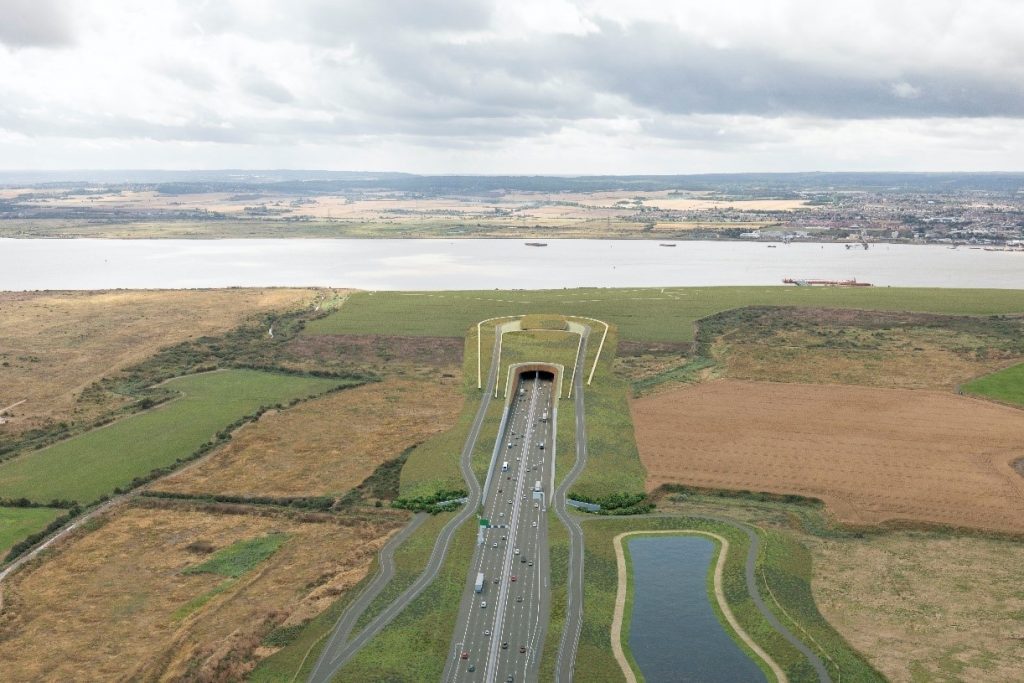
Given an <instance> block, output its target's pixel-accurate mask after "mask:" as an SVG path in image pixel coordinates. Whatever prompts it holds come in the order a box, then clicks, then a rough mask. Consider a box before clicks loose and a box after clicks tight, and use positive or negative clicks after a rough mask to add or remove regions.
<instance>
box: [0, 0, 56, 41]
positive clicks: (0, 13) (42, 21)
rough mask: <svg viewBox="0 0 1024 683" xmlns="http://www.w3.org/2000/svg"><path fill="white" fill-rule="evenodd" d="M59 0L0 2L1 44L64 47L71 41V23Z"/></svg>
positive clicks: (5, 0) (8, 0) (6, 0)
mask: <svg viewBox="0 0 1024 683" xmlns="http://www.w3.org/2000/svg"><path fill="white" fill-rule="evenodd" d="M65 10H66V8H65V6H64V5H63V4H62V3H60V2H58V0H4V1H3V2H0V43H4V44H6V45H9V46H11V47H15V48H23V47H66V46H69V45H71V44H73V43H74V36H73V34H72V30H71V22H70V21H69V19H68V17H67V15H66V14H65V13H64V12H65Z"/></svg>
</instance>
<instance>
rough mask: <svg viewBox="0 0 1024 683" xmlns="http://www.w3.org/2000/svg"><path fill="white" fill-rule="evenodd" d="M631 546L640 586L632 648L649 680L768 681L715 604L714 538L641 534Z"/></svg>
mask: <svg viewBox="0 0 1024 683" xmlns="http://www.w3.org/2000/svg"><path fill="white" fill-rule="evenodd" d="M628 547H629V555H630V558H631V561H632V566H633V573H632V581H633V586H634V589H633V611H632V617H631V622H630V627H629V648H630V650H632V652H633V658H634V659H635V660H636V663H637V666H639V667H640V671H641V673H643V675H644V678H645V679H646V680H647V681H648V683H662V682H663V681H665V682H667V681H700V682H701V683H746V682H748V681H759V682H763V681H766V678H765V675H764V673H762V671H761V669H759V668H758V666H757V665H756V664H754V662H753V661H752V660H751V659H750V658H749V657H747V655H746V654H745V653H744V652H743V650H741V649H740V647H739V646H738V645H737V644H736V643H735V641H733V639H732V638H731V637H729V634H728V633H727V632H726V631H725V629H724V628H723V627H722V625H721V623H720V622H719V621H718V617H717V616H716V615H715V612H714V610H713V609H712V607H711V602H710V600H711V598H710V596H709V595H708V583H707V580H708V572H709V570H710V567H711V560H712V558H713V557H714V550H715V544H714V542H713V541H711V540H710V539H708V538H703V537H700V536H659V537H650V536H648V537H642V536H641V537H639V538H633V539H630V540H629V541H628Z"/></svg>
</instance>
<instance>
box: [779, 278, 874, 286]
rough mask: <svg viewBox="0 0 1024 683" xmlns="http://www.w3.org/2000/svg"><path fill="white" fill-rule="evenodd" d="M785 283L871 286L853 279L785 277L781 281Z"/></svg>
mask: <svg viewBox="0 0 1024 683" xmlns="http://www.w3.org/2000/svg"><path fill="white" fill-rule="evenodd" d="M782 283H783V284H786V285H796V286H797V287H871V286H872V285H871V283H870V282H857V280H856V279H854V280H803V279H797V278H791V277H787V278H786V279H784V280H783V281H782Z"/></svg>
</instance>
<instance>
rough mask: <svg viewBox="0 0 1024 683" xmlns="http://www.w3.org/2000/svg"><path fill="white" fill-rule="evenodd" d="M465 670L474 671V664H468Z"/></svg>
mask: <svg viewBox="0 0 1024 683" xmlns="http://www.w3.org/2000/svg"><path fill="white" fill-rule="evenodd" d="M466 671H468V672H469V673H473V672H474V671H476V664H470V665H469V666H467V667H466Z"/></svg>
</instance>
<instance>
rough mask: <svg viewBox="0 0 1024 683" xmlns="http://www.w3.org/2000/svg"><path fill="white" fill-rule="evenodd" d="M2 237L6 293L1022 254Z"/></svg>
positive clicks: (778, 267)
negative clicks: (13, 291) (35, 290)
mask: <svg viewBox="0 0 1024 683" xmlns="http://www.w3.org/2000/svg"><path fill="white" fill-rule="evenodd" d="M547 244H548V246H546V247H529V246H525V245H524V243H523V242H522V241H520V240H469V239H467V240H351V239H281V240H261V239H251V240H248V239H243V240H107V239H24V240H22V239H0V290H17V291H20V290H34V289H113V288H146V289H176V288H190V287H232V286H238V287H272V286H279V287H295V286H331V287H355V288H360V289H370V290H382V289H393V290H437V289H491V288H499V289H511V288H523V289H546V288H561V287H585V286H587V287H644V286H649V287H657V286H670V285H674V286H687V285H702V286H711V285H779V284H781V282H782V279H783V278H787V277H790V278H798V279H809V278H822V279H836V280H846V279H853V278H856V279H857V280H859V281H862V282H870V283H873V284H875V285H879V286H898V287H985V288H988V287H992V288H1003V289H1024V253H1017V252H995V251H984V250H980V249H968V248H966V247H961V248H959V249H949V248H947V247H941V246H923V245H921V246H916V245H895V244H894V245H888V244H876V245H873V246H872V247H871V248H870V249H868V250H864V249H861V248H859V247H857V248H854V249H846V248H845V247H844V245H842V244H806V243H800V244H789V245H783V244H778V245H772V246H773V248H769V246H768V245H767V244H766V243H762V242H758V243H748V242H678V243H675V244H677V246H675V247H670V248H669V247H662V246H659V243H657V242H651V241H640V240H549V241H548V242H547Z"/></svg>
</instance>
